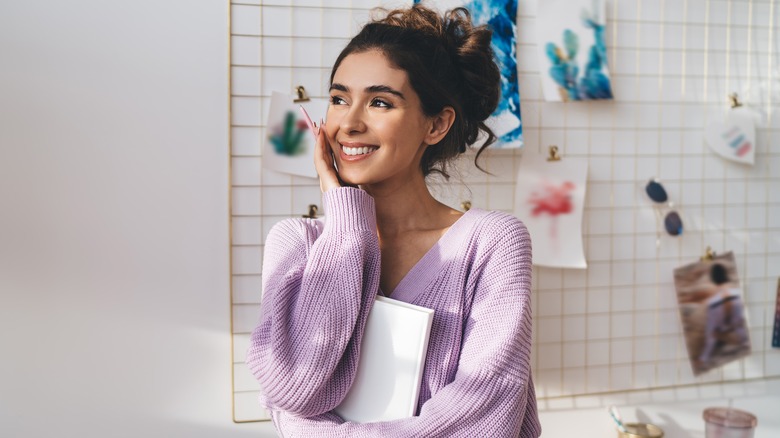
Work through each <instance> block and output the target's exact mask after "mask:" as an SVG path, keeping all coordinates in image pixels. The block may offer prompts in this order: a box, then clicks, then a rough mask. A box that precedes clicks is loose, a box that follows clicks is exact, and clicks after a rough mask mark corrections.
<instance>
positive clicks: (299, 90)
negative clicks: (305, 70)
mask: <svg viewBox="0 0 780 438" xmlns="http://www.w3.org/2000/svg"><path fill="white" fill-rule="evenodd" d="M295 94H296V95H297V96H298V97H296V98H295V99H294V100H293V102H295V103H300V102H308V101H310V100H311V99H309V95H308V94H306V89H305V88H303V85H298V86H297V87H295Z"/></svg>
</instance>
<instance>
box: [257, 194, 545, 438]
mask: <svg viewBox="0 0 780 438" xmlns="http://www.w3.org/2000/svg"><path fill="white" fill-rule="evenodd" d="M323 206H324V208H325V218H324V219H307V218H301V219H287V220H283V221H281V222H279V223H278V224H276V225H274V227H273V228H272V229H271V231H270V232H269V234H268V237H267V239H266V243H265V253H264V259H263V282H262V284H263V297H262V306H261V312H260V320H259V323H258V326H257V328H256V329H255V330H254V331H253V333H252V336H251V342H250V347H249V350H248V352H247V364H248V366H249V368H250V370H251V371H252V373H253V374H254V376H255V377H256V378H257V380H258V382H259V383H260V387H261V397H260V403H261V404H262V405H263V406H264V407H265V408H266V409H268V410H269V412H270V413H271V417H272V419H273V422H274V425H275V427H276V429H277V431H278V432H279V433H280V434H281V435H282V436H285V437H295V436H300V437H314V436H316V437H476V436H485V437H488V436H489V437H522V438H526V437H534V438H535V437H538V436H539V435H540V434H541V426H540V424H539V419H538V414H537V409H536V396H535V391H534V386H533V381H532V377H531V368H530V357H531V295H530V289H531V240H530V237H529V234H528V231H527V229H526V228H525V226H524V225H523V223H522V222H521V221H520V220H519V219H517V218H515V217H514V216H512V215H509V214H507V213H503V212H497V211H485V210H481V209H476V208H473V209H471V210H469V211H467V212H466V213H465V214H464V215H463V216H461V217H460V218H459V219H458V220H457V221H456V222H455V223H454V224H453V225H452V226H451V227H450V229H449V230H447V231H446V232H445V233H444V235H443V236H442V237H441V239H440V240H439V241H438V242H437V243H435V244H434V245H433V247H432V248H431V249H430V250H429V251H428V252H427V253H426V254H425V255H424V256H423V257H422V258H421V259H420V260H419V262H418V263H417V264H416V265H415V266H414V267H412V269H411V270H410V271H409V272H408V273H407V274H406V276H405V277H404V278H403V279H402V280H401V282H400V283H399V284H398V286H397V287H396V288H395V290H394V291H393V293H392V298H393V299H398V300H401V301H405V302H408V303H412V304H416V305H419V306H423V307H427V308H430V309H433V310H434V317H433V325H432V328H431V334H430V340H429V344H428V352H427V356H426V360H425V366H424V371H423V378H422V383H421V386H420V396H419V402H418V405H417V409H416V412H415V416H413V417H410V418H404V419H399V420H393V421H383V422H375V423H355V422H349V421H344V420H343V419H342V418H341V417H339V416H338V415H337V414H335V413H334V412H332V410H333V409H334V408H335V407H337V406H338V405H339V403H340V402H341V401H342V400H343V399H344V397H345V396H346V394H347V392H348V391H349V388H350V386H351V384H352V382H353V380H354V377H355V373H356V370H357V366H358V357H359V354H360V343H361V339H362V335H363V330H364V328H365V323H366V319H367V317H368V313H369V311H370V310H371V306H372V304H373V302H374V300H375V298H376V296H377V294H378V293H379V276H380V250H379V239H378V236H377V229H376V211H375V206H374V200H373V198H371V196H369V195H368V193H366V192H365V191H363V190H361V189H358V188H350V187H342V188H335V189H331V190H328V191H327V192H325V193H324V194H323Z"/></svg>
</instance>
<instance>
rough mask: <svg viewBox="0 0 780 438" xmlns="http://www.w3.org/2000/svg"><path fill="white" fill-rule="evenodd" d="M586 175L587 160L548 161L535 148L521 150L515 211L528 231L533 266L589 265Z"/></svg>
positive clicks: (575, 266) (570, 266) (564, 159)
mask: <svg viewBox="0 0 780 438" xmlns="http://www.w3.org/2000/svg"><path fill="white" fill-rule="evenodd" d="M587 178H588V163H587V161H584V160H576V159H567V158H562V159H560V160H558V161H548V160H547V158H546V157H545V156H544V155H542V154H539V153H538V152H536V151H532V150H529V149H525V150H524V151H523V156H522V159H521V161H520V168H519V170H518V175H517V188H516V190H515V211H514V213H515V216H517V217H518V218H520V220H522V221H523V223H525V226H526V227H527V228H528V232H529V233H530V234H531V242H532V243H533V247H534V257H533V264H534V265H537V266H549V267H555V268H580V269H584V268H586V267H587V266H588V264H587V262H586V260H585V252H584V251H583V246H582V213H583V206H584V201H585V185H586V181H587Z"/></svg>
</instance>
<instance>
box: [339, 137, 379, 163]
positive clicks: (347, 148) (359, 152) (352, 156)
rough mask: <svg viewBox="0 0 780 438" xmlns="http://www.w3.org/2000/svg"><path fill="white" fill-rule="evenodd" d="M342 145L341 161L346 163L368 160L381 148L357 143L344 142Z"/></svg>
mask: <svg viewBox="0 0 780 438" xmlns="http://www.w3.org/2000/svg"><path fill="white" fill-rule="evenodd" d="M339 145H341V159H342V160H344V161H353V162H354V161H358V160H362V159H364V158H368V157H369V156H370V155H371V154H373V153H374V151H376V150H377V149H379V147H377V146H374V145H370V144H365V143H356V142H343V143H341V142H340V143H339Z"/></svg>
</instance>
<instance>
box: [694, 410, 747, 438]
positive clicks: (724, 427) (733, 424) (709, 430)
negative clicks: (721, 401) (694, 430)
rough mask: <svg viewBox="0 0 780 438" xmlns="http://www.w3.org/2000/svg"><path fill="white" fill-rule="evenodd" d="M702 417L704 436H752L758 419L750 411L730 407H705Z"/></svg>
mask: <svg viewBox="0 0 780 438" xmlns="http://www.w3.org/2000/svg"><path fill="white" fill-rule="evenodd" d="M702 416H703V417H704V421H705V425H704V432H705V433H704V436H705V437H706V438H753V432H755V429H756V424H758V420H757V419H756V416H755V415H753V414H751V413H750V412H745V411H741V410H739V409H732V408H717V407H716V408H707V409H705V410H704V413H703V414H702Z"/></svg>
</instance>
